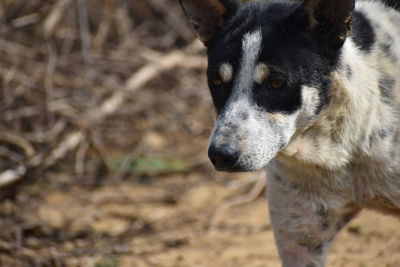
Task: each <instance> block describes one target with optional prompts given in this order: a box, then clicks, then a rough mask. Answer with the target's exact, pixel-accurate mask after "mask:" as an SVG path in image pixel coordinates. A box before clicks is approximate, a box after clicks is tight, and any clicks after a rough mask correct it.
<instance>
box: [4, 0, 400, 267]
mask: <svg viewBox="0 0 400 267" xmlns="http://www.w3.org/2000/svg"><path fill="white" fill-rule="evenodd" d="M205 68H206V58H205V49H204V48H203V46H202V44H201V43H200V42H199V41H196V39H195V36H194V34H193V32H192V28H191V26H190V25H189V24H188V23H187V22H186V20H185V18H184V15H183V13H182V12H181V10H180V7H179V5H178V4H177V1H175V0H133V1H127V0H47V1H45V0H0V266H96V267H103V266H104V267H114V266H279V263H278V256H277V253H276V249H275V246H274V244H273V237H272V231H271V227H270V224H269V221H268V214H267V205H266V202H265V199H264V196H263V195H264V194H263V192H264V186H265V176H264V175H263V173H253V174H246V175H227V174H217V173H215V172H214V171H213V170H212V167H211V166H210V164H209V162H208V158H207V153H206V151H207V141H208V135H209V132H210V130H211V127H212V125H213V120H214V111H213V107H212V104H211V99H210V96H209V93H208V89H207V86H206V80H205V75H204V74H205ZM396 223H397V224H396ZM397 229H398V221H397V222H396V221H394V219H392V218H389V217H382V216H376V215H375V214H370V213H367V214H363V215H362V216H361V217H360V218H359V219H357V220H356V221H355V222H354V223H353V224H352V225H350V226H349V227H348V229H347V230H346V231H344V233H343V234H342V235H341V236H340V238H339V240H338V241H337V242H336V244H335V246H334V248H333V254H332V256H331V258H330V261H329V262H330V264H331V266H360V267H361V266H400V256H399V254H400V242H399V241H398V240H400V236H399V234H398V232H399V231H398V230H397ZM396 230H397V231H396ZM393 233H396V234H395V235H393ZM383 259H384V260H383ZM355 262H356V263H355ZM382 262H384V264H386V265H382Z"/></svg>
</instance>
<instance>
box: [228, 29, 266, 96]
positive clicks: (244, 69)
mask: <svg viewBox="0 0 400 267" xmlns="http://www.w3.org/2000/svg"><path fill="white" fill-rule="evenodd" d="M261 43H262V34H261V29H258V30H256V31H254V32H249V33H246V34H245V35H244V36H243V40H242V58H241V61H240V67H239V75H238V78H237V84H236V85H235V89H236V91H237V90H240V91H243V90H246V91H249V90H250V89H251V87H252V84H253V81H254V69H255V67H256V62H257V59H258V56H259V54H260V50H261Z"/></svg>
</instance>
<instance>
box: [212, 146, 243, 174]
mask: <svg viewBox="0 0 400 267" xmlns="http://www.w3.org/2000/svg"><path fill="white" fill-rule="evenodd" d="M208 157H209V158H210V160H211V163H212V164H213V165H214V167H215V168H216V169H217V170H221V171H225V170H229V169H230V168H232V167H234V166H235V164H236V163H237V161H238V159H239V151H238V150H236V148H235V147H233V146H231V145H228V144H226V145H222V146H219V147H216V146H214V145H211V146H210V147H209V149H208Z"/></svg>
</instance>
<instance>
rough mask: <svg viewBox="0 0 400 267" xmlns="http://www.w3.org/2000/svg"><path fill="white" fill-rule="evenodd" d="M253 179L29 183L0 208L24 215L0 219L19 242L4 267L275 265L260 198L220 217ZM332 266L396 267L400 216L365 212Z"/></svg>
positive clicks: (344, 236)
mask: <svg viewBox="0 0 400 267" xmlns="http://www.w3.org/2000/svg"><path fill="white" fill-rule="evenodd" d="M256 177H260V175H258V176H257V175H256V174H248V175H244V177H243V175H242V177H241V178H239V177H238V176H230V175H217V177H216V178H211V177H204V176H202V175H201V174H188V175H175V176H173V177H162V178H151V179H147V180H141V181H140V180H136V181H126V182H121V183H116V184H109V185H103V186H100V187H97V188H95V189H93V190H90V191H88V190H86V189H83V188H81V187H80V186H72V187H69V188H56V189H54V188H53V189H52V188H46V185H45V184H35V185H32V186H31V187H29V188H27V189H26V190H27V191H28V192H29V195H27V191H25V193H24V194H23V195H22V194H21V198H20V199H18V201H17V202H11V201H6V202H4V203H2V204H1V206H0V212H1V213H2V217H3V216H4V215H7V214H8V215H10V214H13V213H17V214H23V216H22V217H20V218H19V219H18V220H19V222H18V223H16V222H12V221H8V222H7V220H6V221H3V220H2V221H1V224H2V225H0V227H1V228H3V229H4V228H5V227H6V228H8V229H9V232H10V233H9V234H10V235H13V236H16V238H15V243H14V244H12V243H11V244H9V245H8V246H13V249H14V250H13V251H14V253H6V254H4V253H3V255H2V253H1V251H3V252H7V244H6V243H5V242H4V241H2V242H0V265H1V266H18V262H20V263H21V262H23V259H24V257H29V254H30V253H36V254H37V257H36V258H35V261H34V262H31V264H32V265H38V266H97V267H100V266H107V267H108V266H111V267H112V266H138V267H145V266H160V267H164V266H165V267H167V266H182V267H183V266H196V267H198V266H206V267H212V266H215V267H220V266H250V267H253V266H254V267H256V266H259V267H261V266H271V267H274V266H279V259H278V255H277V251H276V248H275V245H274V240H273V235H272V230H271V226H270V224H269V220H268V211H267V203H266V201H265V199H264V197H258V198H257V199H255V200H254V201H251V202H249V203H245V204H241V205H237V206H233V207H231V208H228V209H225V210H220V212H219V215H218V218H217V217H216V210H217V209H218V208H220V207H222V205H223V204H222V203H226V201H229V200H232V199H235V198H237V197H238V196H240V195H243V194H246V193H248V192H249V190H250V189H251V187H253V186H254V179H255V178H256ZM258 179H260V178H258ZM39 195H40V197H39V198H38V196H39ZM224 201H225V202H224ZM14 215H15V214H14ZM213 220H214V222H215V223H214V225H213V226H211V225H210V224H211V221H213ZM3 234H4V233H3ZM9 249H11V248H9ZM8 252H10V251H8ZM327 266H332V267H333V266H335V267H378V266H386V267H389V266H390V267H395V266H400V230H399V222H398V220H396V219H394V218H391V217H387V216H382V215H379V214H376V213H374V212H370V211H365V212H363V213H362V214H361V215H360V216H359V217H358V218H357V219H355V220H354V221H353V222H351V224H350V225H349V226H348V227H347V228H346V230H344V231H343V232H342V233H341V234H340V236H339V237H338V238H337V240H336V241H335V243H334V246H333V248H332V249H331V253H330V256H329V259H328V265H327Z"/></svg>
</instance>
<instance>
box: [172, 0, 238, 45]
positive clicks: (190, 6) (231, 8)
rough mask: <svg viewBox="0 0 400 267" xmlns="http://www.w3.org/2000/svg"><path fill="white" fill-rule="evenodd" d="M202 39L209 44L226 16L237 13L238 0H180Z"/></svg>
mask: <svg viewBox="0 0 400 267" xmlns="http://www.w3.org/2000/svg"><path fill="white" fill-rule="evenodd" d="M179 3H180V4H181V6H182V8H183V10H184V11H185V13H186V16H187V17H188V19H189V21H190V22H191V23H192V24H193V26H194V29H195V31H196V33H197V35H198V36H199V38H200V40H201V41H203V43H205V44H206V45H207V43H208V42H209V41H211V40H212V39H213V37H214V35H215V33H216V31H217V30H218V28H220V27H221V26H222V25H223V22H224V18H225V19H226V18H227V16H231V15H233V14H234V13H235V11H236V10H237V8H238V6H239V2H238V0H179Z"/></svg>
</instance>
